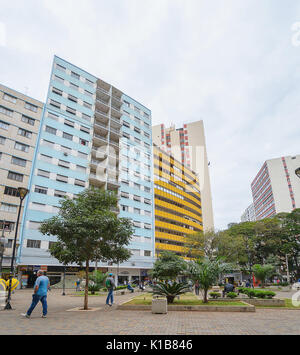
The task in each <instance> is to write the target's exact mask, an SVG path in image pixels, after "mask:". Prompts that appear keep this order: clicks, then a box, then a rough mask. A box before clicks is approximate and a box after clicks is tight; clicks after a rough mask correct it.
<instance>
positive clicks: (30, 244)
mask: <svg viewBox="0 0 300 355" xmlns="http://www.w3.org/2000/svg"><path fill="white" fill-rule="evenodd" d="M27 248H32V249H40V248H41V241H40V240H31V239H27Z"/></svg>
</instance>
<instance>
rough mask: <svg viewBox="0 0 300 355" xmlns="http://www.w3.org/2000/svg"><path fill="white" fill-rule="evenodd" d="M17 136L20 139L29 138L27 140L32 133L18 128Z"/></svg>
mask: <svg viewBox="0 0 300 355" xmlns="http://www.w3.org/2000/svg"><path fill="white" fill-rule="evenodd" d="M18 134H19V135H20V136H22V137H25V138H29V139H30V138H31V137H32V132H30V131H26V129H23V128H19V130H18Z"/></svg>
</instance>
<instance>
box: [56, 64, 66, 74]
mask: <svg viewBox="0 0 300 355" xmlns="http://www.w3.org/2000/svg"><path fill="white" fill-rule="evenodd" d="M55 66H56V69H58V70H60V71H63V72H65V71H66V68H65V67H63V66H62V65H60V64H57V63H56V65H55Z"/></svg>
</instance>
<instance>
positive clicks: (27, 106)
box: [24, 102, 38, 112]
mask: <svg viewBox="0 0 300 355" xmlns="http://www.w3.org/2000/svg"><path fill="white" fill-rule="evenodd" d="M24 107H25V108H26V109H27V110H30V111H33V112H37V111H38V107H37V106H35V105H33V104H30V103H29V102H25V106H24Z"/></svg>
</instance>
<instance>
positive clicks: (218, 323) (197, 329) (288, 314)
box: [0, 290, 300, 335]
mask: <svg viewBox="0 0 300 355" xmlns="http://www.w3.org/2000/svg"><path fill="white" fill-rule="evenodd" d="M71 293H72V294H74V292H73V291H68V290H67V295H66V296H62V295H61V294H62V291H61V290H53V291H51V292H50V293H49V296H48V307H49V314H48V317H47V318H46V319H42V318H41V308H42V307H41V304H39V305H38V306H37V307H36V309H35V310H34V312H33V313H32V318H31V319H27V318H23V317H21V316H20V313H24V312H26V310H27V309H28V307H29V305H30V303H31V295H32V290H19V291H17V292H16V293H15V294H14V295H13V298H12V306H13V308H14V310H12V311H0V334H2V335H8V334H24V335H31V334H49V335H51V334H61V335H81V334H92V335H94V334H95V335H97V334H99V335H102V334H103V335H131V334H133V335H145V334H147V335H177V334H178V335H185V334H186V335H198V334H202V335H208V334H254V335H255V334H261V335H262V334H297V335H300V318H299V311H292V310H291V311H290V310H272V309H257V311H256V313H251V314H249V313H247V314H246V313H245V314H244V313H226V314H223V313H211V312H209V313H208V312H203V313H202V312H199V313H198V312H176V311H175V312H169V313H168V314H165V315H157V314H152V313H151V311H147V312H145V311H120V310H117V309H116V306H113V307H108V306H106V305H105V300H106V297H105V296H93V297H89V306H90V307H97V308H100V309H99V310H98V311H95V312H67V310H70V309H73V308H76V307H83V297H74V296H73V295H71ZM138 294H139V295H141V293H138ZM135 295H136V293H134V294H131V293H130V294H126V295H124V296H116V297H115V301H116V304H119V303H122V302H125V301H127V300H129V299H130V298H132V297H133V296H135Z"/></svg>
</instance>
